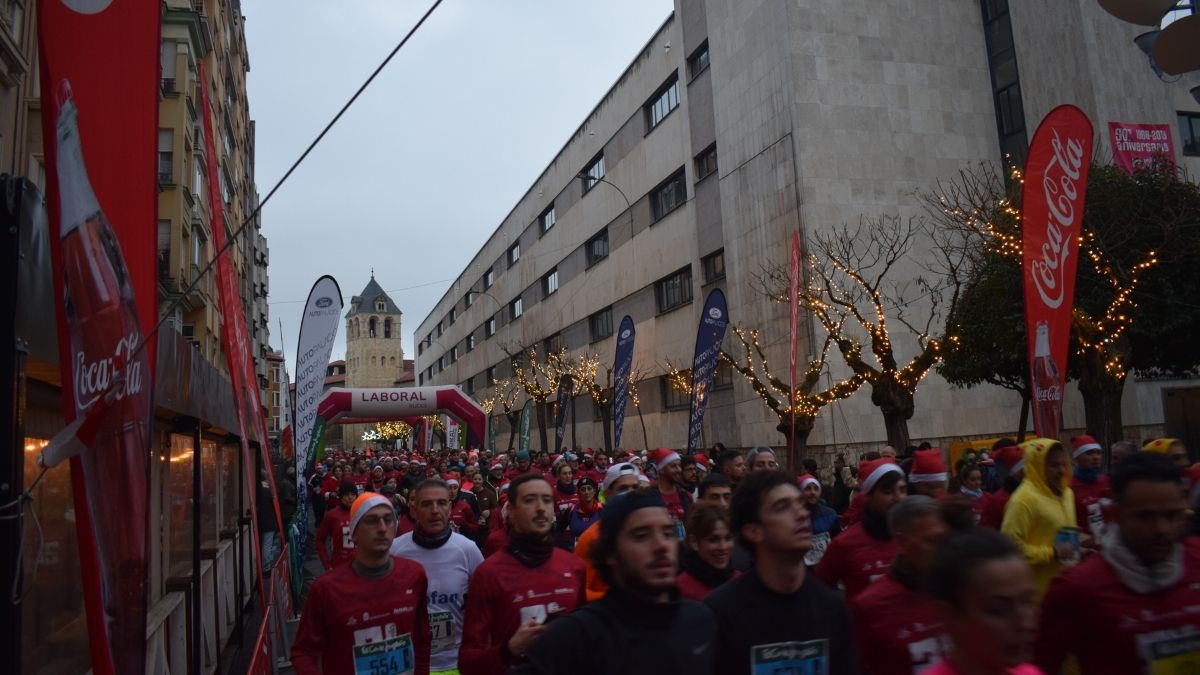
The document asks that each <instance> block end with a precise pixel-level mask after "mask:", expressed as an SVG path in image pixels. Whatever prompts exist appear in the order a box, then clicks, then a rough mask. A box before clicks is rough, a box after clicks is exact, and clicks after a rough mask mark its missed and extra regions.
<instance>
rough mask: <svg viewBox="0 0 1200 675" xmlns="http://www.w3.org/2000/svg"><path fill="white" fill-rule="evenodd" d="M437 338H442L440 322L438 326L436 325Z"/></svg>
mask: <svg viewBox="0 0 1200 675" xmlns="http://www.w3.org/2000/svg"><path fill="white" fill-rule="evenodd" d="M437 336H438V337H442V322H441V321H439V322H438V325H437Z"/></svg>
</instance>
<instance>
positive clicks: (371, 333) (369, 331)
mask: <svg viewBox="0 0 1200 675" xmlns="http://www.w3.org/2000/svg"><path fill="white" fill-rule="evenodd" d="M368 325H369V326H370V328H368V329H367V335H369V336H370V337H375V317H371V320H370V321H369V322H368ZM371 358H372V359H374V358H375V357H371Z"/></svg>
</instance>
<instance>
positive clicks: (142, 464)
mask: <svg viewBox="0 0 1200 675" xmlns="http://www.w3.org/2000/svg"><path fill="white" fill-rule="evenodd" d="M160 10H161V8H160V7H159V5H158V3H149V2H111V1H106V0H43V1H41V2H38V4H37V13H38V48H39V56H40V59H39V64H40V69H41V72H40V76H41V92H42V103H41V109H42V138H43V139H44V143H45V162H46V182H47V199H46V203H47V207H48V210H49V216H50V227H51V229H52V232H53V233H54V234H56V235H58V236H54V237H51V242H52V260H53V265H54V270H55V275H54V283H55V292H56V297H59V298H63V299H64V301H63V302H62V303H56V306H55V314H56V318H57V320H58V336H59V354H60V360H59V366H60V371H61V374H62V383H63V387H62V390H63V412H64V415H65V416H66V418H67V420H73V419H75V418H76V417H77V416H84V417H86V418H88V419H89V423H88V426H89V427H91V426H93V425H92V422H93V421H94V422H95V423H96V424H95V429H94V431H95V435H94V437H92V439H93V440H91V442H90V443H89V444H88V445H87V446H86V447H84V448H83V450H82V452H80V453H79V455H78V456H76V457H74V458H73V459H72V460H71V482H72V487H73V490H74V498H75V516H76V526H77V532H78V536H79V548H80V568H81V570H82V575H83V595H84V601H85V606H86V608H87V618H88V632H89V643H90V647H91V657H92V670H93V671H94V672H95V673H98V674H101V675H107V674H110V673H113V672H114V669H115V672H119V673H122V674H125V673H133V674H135V675H138V674H140V673H142V672H143V671H144V669H145V646H146V579H147V576H148V575H147V566H146V535H147V527H148V519H147V507H148V502H147V490H146V486H147V483H148V480H147V472H148V468H149V456H150V422H151V394H152V392H151V388H152V386H153V382H154V374H153V372H152V371H151V369H152V368H153V363H154V361H153V359H151V358H150V357H151V356H152V355H153V354H154V343H153V340H150V341H148V343H147V344H143V336H145V335H147V334H148V333H149V332H150V331H151V329H152V327H153V325H154V323H155V321H156V319H157V318H158V312H157V304H158V297H157V294H156V291H155V283H156V281H155V275H156V265H155V246H156V243H157V238H156V232H155V228H156V223H157V215H156V214H157V208H158V183H157V180H158V177H157V173H156V166H155V160H156V153H155V150H156V143H157V129H158V78H159V65H158V64H159V58H158V52H159V32H158V31H159V12H160ZM101 401H104V402H105V404H104V405H101V404H100V402H101ZM92 418H95V419H94V420H93V419H92ZM64 581H65V580H64Z"/></svg>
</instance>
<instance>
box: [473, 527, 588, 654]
mask: <svg viewBox="0 0 1200 675" xmlns="http://www.w3.org/2000/svg"><path fill="white" fill-rule="evenodd" d="M583 603H584V595H583V563H582V562H581V561H580V560H579V559H578V558H576V557H575V556H573V555H571V554H570V553H567V552H566V551H564V550H562V549H560V548H555V549H554V551H553V553H551V555H550V559H549V560H547V561H546V562H544V563H542V564H541V565H539V566H538V567H532V568H531V567H526V566H525V565H523V564H522V563H521V562H520V561H518V560H517V559H516V558H515V557H513V555H512V554H511V553H509V552H508V551H503V550H502V551H500V552H499V553H496V554H495V555H493V556H491V557H490V558H488V559H487V560H484V561H483V564H481V565H480V566H479V567H477V568H475V574H474V575H473V576H472V577H471V584H470V586H469V587H468V589H467V606H466V610H465V612H466V615H465V617H464V618H463V638H462V647H460V648H459V651H458V668H459V670H460V671H462V675H503V674H504V673H506V672H508V668H509V666H511V665H513V663H514V662H515V660H514V659H507V660H506V658H505V656H506V655H507V654H508V649H507V648H504V649H501V648H502V646H503V645H506V644H507V643H508V640H509V639H510V638H512V636H513V633H516V632H517V628H518V627H519V626H520V624H521V623H523V622H525V621H528V620H529V618H530V617H536V618H539V619H544V618H545V616H546V615H547V614H554V613H557V612H570V611H572V610H574V609H575V608H576V607H578V606H580V605H582V604H583Z"/></svg>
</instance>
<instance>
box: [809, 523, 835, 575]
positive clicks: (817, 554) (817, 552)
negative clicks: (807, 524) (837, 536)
mask: <svg viewBox="0 0 1200 675" xmlns="http://www.w3.org/2000/svg"><path fill="white" fill-rule="evenodd" d="M831 539H832V537H830V536H829V533H828V532H822V533H820V534H814V535H813V537H812V548H810V549H808V553H805V554H804V564H805V565H808V566H809V567H815V566H816V564H817V563H819V562H821V558H824V557H825V551H826V549H828V548H829V542H830V540H831Z"/></svg>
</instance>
